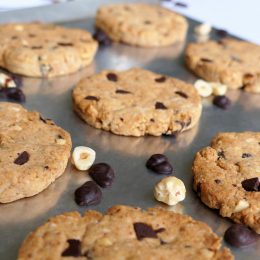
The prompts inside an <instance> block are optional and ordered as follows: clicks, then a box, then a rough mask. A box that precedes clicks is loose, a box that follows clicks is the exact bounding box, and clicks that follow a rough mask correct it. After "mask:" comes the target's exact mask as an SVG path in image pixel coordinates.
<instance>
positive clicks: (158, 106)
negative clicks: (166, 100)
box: [155, 102, 167, 109]
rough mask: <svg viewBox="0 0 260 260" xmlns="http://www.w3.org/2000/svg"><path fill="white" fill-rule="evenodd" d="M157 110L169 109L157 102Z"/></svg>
mask: <svg viewBox="0 0 260 260" xmlns="http://www.w3.org/2000/svg"><path fill="white" fill-rule="evenodd" d="M155 109H167V107H166V106H165V105H164V104H163V103H162V102H156V103H155Z"/></svg>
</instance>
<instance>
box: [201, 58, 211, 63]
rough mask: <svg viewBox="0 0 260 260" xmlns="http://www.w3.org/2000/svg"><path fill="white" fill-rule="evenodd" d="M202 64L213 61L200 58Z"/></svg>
mask: <svg viewBox="0 0 260 260" xmlns="http://www.w3.org/2000/svg"><path fill="white" fill-rule="evenodd" d="M200 60H201V61H203V62H213V60H210V59H207V58H201V59H200Z"/></svg>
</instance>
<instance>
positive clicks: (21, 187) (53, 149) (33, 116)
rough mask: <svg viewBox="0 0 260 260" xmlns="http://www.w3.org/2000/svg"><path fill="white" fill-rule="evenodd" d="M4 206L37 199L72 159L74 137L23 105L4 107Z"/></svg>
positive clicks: (0, 197) (0, 129)
mask: <svg viewBox="0 0 260 260" xmlns="http://www.w3.org/2000/svg"><path fill="white" fill-rule="evenodd" d="M0 118H1V120H0V203H7V202H12V201H15V200H18V199H21V198H24V197H30V196H33V195H35V194H37V193H39V192H41V191H42V190H44V189H45V188H47V187H48V186H49V185H50V184H51V183H52V182H54V181H55V179H56V178H58V177H59V176H60V175H61V174H62V173H63V172H64V170H65V167H66V165H67V162H68V158H69V156H70V149H71V139H70V135H69V134H68V133H67V132H66V131H64V130H63V129H62V128H60V127H58V126H56V125H55V124H54V123H53V122H52V121H51V120H45V119H43V118H42V117H41V116H40V114H39V113H37V112H29V111H27V110H26V109H24V108H23V107H22V106H21V105H18V104H13V103H5V102H1V103H0Z"/></svg>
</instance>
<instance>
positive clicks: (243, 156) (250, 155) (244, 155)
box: [242, 153, 252, 158]
mask: <svg viewBox="0 0 260 260" xmlns="http://www.w3.org/2000/svg"><path fill="white" fill-rule="evenodd" d="M249 157H252V154H250V153H243V154H242V158H249Z"/></svg>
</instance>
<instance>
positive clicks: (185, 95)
mask: <svg viewBox="0 0 260 260" xmlns="http://www.w3.org/2000/svg"><path fill="white" fill-rule="evenodd" d="M175 94H177V95H179V96H181V97H183V98H188V95H187V94H185V93H184V92H182V91H175Z"/></svg>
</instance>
